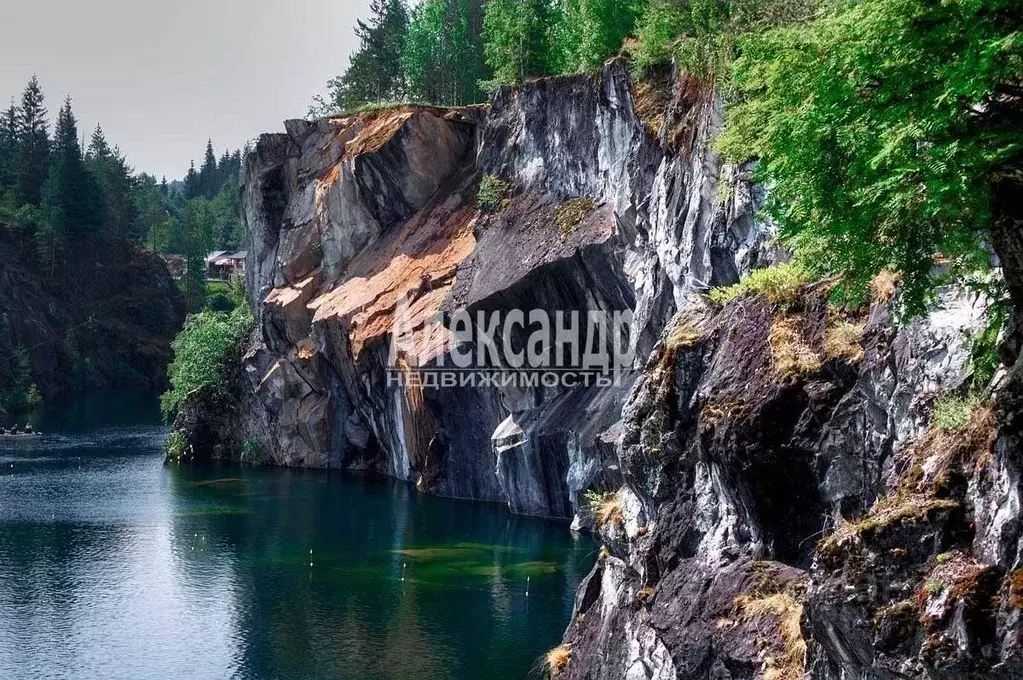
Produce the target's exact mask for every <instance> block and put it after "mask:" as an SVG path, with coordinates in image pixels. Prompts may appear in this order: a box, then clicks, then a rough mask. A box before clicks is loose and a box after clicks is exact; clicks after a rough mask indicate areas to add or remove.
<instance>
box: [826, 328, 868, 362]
mask: <svg viewBox="0 0 1023 680" xmlns="http://www.w3.org/2000/svg"><path fill="white" fill-rule="evenodd" d="M862 335H863V326H862V325H861V324H855V323H850V322H848V321H843V320H838V321H836V322H835V323H833V324H832V325H830V326H828V328H827V330H826V331H825V333H824V354H825V355H826V356H827V357H828V358H829V359H848V360H849V361H853V362H856V361H859V360H861V359H862V358H863V347H862V346H861V345H860V337H861V336H862Z"/></svg>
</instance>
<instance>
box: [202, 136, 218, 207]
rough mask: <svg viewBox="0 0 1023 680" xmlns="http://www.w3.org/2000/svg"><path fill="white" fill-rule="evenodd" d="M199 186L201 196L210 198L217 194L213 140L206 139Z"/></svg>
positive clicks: (215, 157)
mask: <svg viewBox="0 0 1023 680" xmlns="http://www.w3.org/2000/svg"><path fill="white" fill-rule="evenodd" d="M199 186H200V190H201V192H202V196H203V198H206V199H208V200H212V199H213V197H214V196H216V195H217V189H219V185H218V184H217V156H216V155H215V154H214V153H213V140H211V139H208V140H206V155H205V157H204V158H203V162H202V168H201V169H200V170H199Z"/></svg>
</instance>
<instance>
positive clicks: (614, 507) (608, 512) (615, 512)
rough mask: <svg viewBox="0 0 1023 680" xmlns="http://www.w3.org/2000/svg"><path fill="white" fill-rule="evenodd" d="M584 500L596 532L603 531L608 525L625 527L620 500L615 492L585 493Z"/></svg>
mask: <svg viewBox="0 0 1023 680" xmlns="http://www.w3.org/2000/svg"><path fill="white" fill-rule="evenodd" d="M584 498H585V499H586V505H587V506H589V508H590V512H591V513H592V514H593V523H594V524H595V525H596V526H597V529H598V530H599V529H603V528H604V527H605V526H607V525H608V524H609V523H610V524H612V525H614V526H616V527H621V526H624V525H625V517H624V516H623V515H622V499H621V498H620V497H619V496H618V494H617V493H616V492H613V491H610V492H607V493H598V492H596V491H587V492H586V495H585V496H584Z"/></svg>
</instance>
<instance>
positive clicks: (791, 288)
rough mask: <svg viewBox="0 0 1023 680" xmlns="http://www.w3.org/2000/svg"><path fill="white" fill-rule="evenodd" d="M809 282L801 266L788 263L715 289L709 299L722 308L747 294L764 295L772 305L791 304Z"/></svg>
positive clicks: (759, 271) (759, 270)
mask: <svg viewBox="0 0 1023 680" xmlns="http://www.w3.org/2000/svg"><path fill="white" fill-rule="evenodd" d="M809 282H810V276H809V275H808V273H807V271H806V270H805V269H804V268H803V267H802V266H801V265H799V264H796V263H794V262H788V263H785V264H777V265H774V266H772V267H766V268H764V269H757V270H755V271H753V272H752V273H750V274H749V275H748V276H746V277H745V278H744V279H743V280H742V281H739V283H736V284H735V285H732V286H728V287H725V288H715V289H714V290H712V291H710V293H709V294H708V297H709V298H710V300H711V302H713V303H714V304H717V305H722V306H723V305H726V304H728V303H729V302H731V301H732V300H734V299H735V298H737V297H739V296H741V295H745V294H746V293H751V294H760V295H763V296H764V297H766V298H767V299H768V301H769V302H770V303H771V304H790V303H792V302H794V301H795V300H796V299H797V298H798V296H799V292H800V290H802V288H803V287H804V286H805V285H806V284H807V283H809Z"/></svg>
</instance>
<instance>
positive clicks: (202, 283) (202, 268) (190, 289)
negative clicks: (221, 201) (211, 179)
mask: <svg viewBox="0 0 1023 680" xmlns="http://www.w3.org/2000/svg"><path fill="white" fill-rule="evenodd" d="M215 220H216V217H215V215H214V214H213V210H212V208H211V207H210V202H209V201H207V200H205V199H203V198H193V199H192V200H190V201H189V202H188V204H187V205H186V206H185V248H186V250H185V260H186V265H185V267H186V272H185V308H186V309H187V310H188V311H189V312H197V311H199V310H201V309H203V307H205V305H206V255H207V254H208V253H209V252H210V251H211V250H213V245H214V229H215V226H216V221H215Z"/></svg>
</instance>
